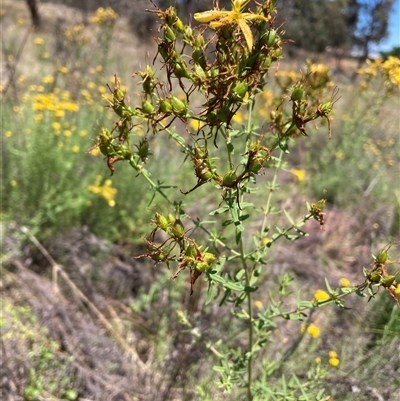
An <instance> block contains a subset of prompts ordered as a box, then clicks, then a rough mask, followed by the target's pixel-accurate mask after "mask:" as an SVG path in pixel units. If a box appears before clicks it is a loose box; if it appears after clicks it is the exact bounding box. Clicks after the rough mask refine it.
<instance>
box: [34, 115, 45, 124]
mask: <svg viewBox="0 0 400 401" xmlns="http://www.w3.org/2000/svg"><path fill="white" fill-rule="evenodd" d="M33 119H34V120H35V122H36V123H37V124H38V123H41V122H42V121H43V114H41V113H39V114H35V116H34V117H33Z"/></svg>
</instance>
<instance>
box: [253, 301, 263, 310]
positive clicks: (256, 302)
mask: <svg viewBox="0 0 400 401" xmlns="http://www.w3.org/2000/svg"><path fill="white" fill-rule="evenodd" d="M254 305H255V307H256V308H257V309H261V308H262V307H263V304H262V302H261V301H255V302H254Z"/></svg>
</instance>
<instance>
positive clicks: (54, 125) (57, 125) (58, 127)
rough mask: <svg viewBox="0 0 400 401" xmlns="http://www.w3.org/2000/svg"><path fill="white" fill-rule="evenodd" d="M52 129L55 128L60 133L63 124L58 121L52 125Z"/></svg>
mask: <svg viewBox="0 0 400 401" xmlns="http://www.w3.org/2000/svg"><path fill="white" fill-rule="evenodd" d="M51 127H52V128H53V130H54V131H59V130H60V129H61V124H60V123H59V122H57V121H55V122H54V123H52V124H51Z"/></svg>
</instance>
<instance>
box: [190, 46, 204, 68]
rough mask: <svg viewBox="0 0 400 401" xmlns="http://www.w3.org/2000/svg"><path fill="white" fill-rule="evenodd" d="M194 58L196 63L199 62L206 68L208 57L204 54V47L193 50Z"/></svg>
mask: <svg viewBox="0 0 400 401" xmlns="http://www.w3.org/2000/svg"><path fill="white" fill-rule="evenodd" d="M192 58H193V60H194V62H195V63H197V64H199V65H200V66H201V68H203V69H204V68H206V66H207V63H206V58H205V56H204V52H203V50H202V49H195V50H193V53H192Z"/></svg>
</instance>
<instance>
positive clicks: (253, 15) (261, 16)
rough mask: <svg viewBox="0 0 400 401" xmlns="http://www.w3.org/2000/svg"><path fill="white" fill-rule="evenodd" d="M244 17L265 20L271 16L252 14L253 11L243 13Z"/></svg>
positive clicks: (248, 19)
mask: <svg viewBox="0 0 400 401" xmlns="http://www.w3.org/2000/svg"><path fill="white" fill-rule="evenodd" d="M242 18H243V19H245V20H247V21H251V20H253V19H263V20H264V21H267V22H268V21H269V20H270V19H271V18H267V17H264V16H263V15H258V14H252V13H243V14H242Z"/></svg>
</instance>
